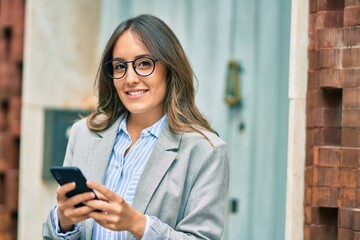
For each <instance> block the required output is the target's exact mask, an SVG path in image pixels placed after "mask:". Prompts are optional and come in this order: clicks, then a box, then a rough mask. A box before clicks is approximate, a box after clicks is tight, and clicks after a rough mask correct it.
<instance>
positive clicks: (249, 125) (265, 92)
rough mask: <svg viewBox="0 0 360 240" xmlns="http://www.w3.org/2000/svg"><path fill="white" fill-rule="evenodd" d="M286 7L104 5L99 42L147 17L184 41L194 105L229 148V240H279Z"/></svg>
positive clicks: (232, 0)
mask: <svg viewBox="0 0 360 240" xmlns="http://www.w3.org/2000/svg"><path fill="white" fill-rule="evenodd" d="M290 5H291V3H290V1H283V0H255V1H254V0H238V1H236V0H196V1H193V0H183V1H168V0H151V1H150V0H139V1H132V0H102V24H101V25H102V32H103V33H102V36H101V39H106V38H107V37H108V36H109V34H110V32H111V31H112V30H113V28H114V27H115V26H116V25H117V24H118V23H119V21H121V20H122V19H125V18H127V17H129V16H133V15H136V14H140V13H151V14H155V15H157V16H159V17H161V18H162V19H163V20H164V21H165V22H167V23H168V24H169V25H170V27H171V28H172V29H173V30H174V32H175V33H176V34H177V36H178V37H179V39H180V41H181V43H182V44H183V46H184V48H185V51H186V52H187V54H188V56H189V59H190V61H191V63H192V65H193V68H194V71H195V74H196V77H197V79H198V87H197V89H198V90H197V99H196V100H197V104H198V106H199V107H200V110H201V111H202V112H203V113H204V114H205V115H206V116H207V117H208V118H209V120H210V122H211V124H212V126H213V127H214V128H215V129H216V130H217V131H218V132H219V134H220V136H221V137H222V138H223V139H224V140H225V141H226V142H227V143H228V145H229V151H230V160H231V175H230V179H231V183H230V192H229V209H228V212H227V222H226V232H225V236H224V239H227V240H252V239H254V240H274V239H275V240H278V239H284V233H285V230H284V227H285V198H286V193H285V190H286V161H287V132H288V129H287V126H288V124H287V121H288V104H289V100H288V58H289V41H290V30H289V29H290V12H291V11H290ZM102 44H104V42H103V40H102ZM230 59H235V60H236V61H237V62H238V63H239V64H240V65H241V68H242V71H241V74H240V94H241V106H237V107H228V106H227V105H226V104H225V101H224V93H225V80H226V69H227V63H228V61H229V60H230Z"/></svg>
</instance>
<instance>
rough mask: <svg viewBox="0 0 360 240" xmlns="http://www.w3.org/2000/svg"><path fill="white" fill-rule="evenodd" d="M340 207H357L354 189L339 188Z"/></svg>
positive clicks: (356, 194) (357, 201) (357, 202)
mask: <svg viewBox="0 0 360 240" xmlns="http://www.w3.org/2000/svg"><path fill="white" fill-rule="evenodd" d="M339 195H340V198H339V199H340V207H342V208H357V207H359V198H358V196H359V194H358V189H356V188H340V192H339Z"/></svg>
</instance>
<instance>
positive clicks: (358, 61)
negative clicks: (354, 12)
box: [342, 8, 360, 68]
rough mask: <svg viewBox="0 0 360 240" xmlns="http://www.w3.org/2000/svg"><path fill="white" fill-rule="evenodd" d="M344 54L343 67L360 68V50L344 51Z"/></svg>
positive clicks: (350, 49) (349, 49)
mask: <svg viewBox="0 0 360 240" xmlns="http://www.w3.org/2000/svg"><path fill="white" fill-rule="evenodd" d="M359 11H360V8H359ZM342 54H343V57H342V66H343V67H344V68H354V67H360V48H347V49H343V50H342Z"/></svg>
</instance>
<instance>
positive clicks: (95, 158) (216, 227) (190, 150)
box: [43, 117, 229, 240]
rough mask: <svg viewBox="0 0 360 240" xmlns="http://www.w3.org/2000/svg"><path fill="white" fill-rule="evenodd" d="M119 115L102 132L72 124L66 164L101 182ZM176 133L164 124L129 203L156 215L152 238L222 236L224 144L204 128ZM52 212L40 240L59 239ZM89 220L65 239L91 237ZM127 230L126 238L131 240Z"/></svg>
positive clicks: (225, 171) (225, 175)
mask: <svg viewBox="0 0 360 240" xmlns="http://www.w3.org/2000/svg"><path fill="white" fill-rule="evenodd" d="M121 119H122V117H120V118H119V119H118V120H117V121H116V122H115V123H114V124H113V125H112V126H110V127H109V128H108V129H106V130H104V131H102V132H93V131H90V130H89V129H88V127H87V125H86V120H85V119H83V120H80V121H78V122H77V123H75V124H74V125H73V127H72V130H71V134H70V138H69V143H68V147H67V150H66V156H65V160H64V165H68V166H70V165H73V166H78V167H79V168H80V169H81V170H82V172H83V173H84V175H85V176H86V177H87V179H89V180H90V179H91V180H94V181H96V182H100V183H102V182H103V179H104V175H105V172H106V170H107V166H108V163H109V159H110V155H111V152H112V149H113V146H114V142H115V137H116V133H117V130H118V127H119V123H120V121H121ZM204 134H205V135H206V136H207V137H208V139H209V140H210V142H211V143H210V142H209V141H208V140H206V139H205V138H204V137H203V136H202V135H201V134H199V133H181V134H174V133H173V132H172V131H171V130H170V128H169V125H168V124H167V123H166V124H165V126H164V129H163V131H162V133H161V135H160V137H159V139H158V142H157V144H156V146H155V148H154V150H153V152H152V154H151V156H150V158H149V160H148V162H147V163H146V166H145V169H144V171H143V173H142V175H141V178H140V180H139V183H138V187H137V189H136V193H135V197H134V202H133V205H132V206H133V207H134V208H135V209H137V210H138V211H140V212H142V213H144V214H146V215H149V216H155V217H157V218H158V219H159V220H160V221H157V224H155V226H154V230H155V232H156V233H157V236H154V239H211V240H217V239H221V237H222V234H223V228H224V215H225V207H226V201H227V192H228V184H229V161H228V153H227V148H226V143H225V142H224V141H223V140H221V139H220V138H219V137H217V136H216V135H215V134H213V133H210V132H207V131H204ZM53 221H54V220H53V218H52V213H50V214H49V216H48V219H47V221H46V222H45V223H44V224H43V239H64V238H59V237H57V235H56V233H55V230H54V227H53ZM93 222H94V221H93V220H92V219H88V220H86V221H85V222H83V223H82V226H81V233H80V232H79V233H77V234H74V235H71V236H69V237H67V238H66V239H91V234H92V225H93ZM131 238H132V236H131V234H128V239H131Z"/></svg>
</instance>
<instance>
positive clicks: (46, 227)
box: [42, 124, 81, 240]
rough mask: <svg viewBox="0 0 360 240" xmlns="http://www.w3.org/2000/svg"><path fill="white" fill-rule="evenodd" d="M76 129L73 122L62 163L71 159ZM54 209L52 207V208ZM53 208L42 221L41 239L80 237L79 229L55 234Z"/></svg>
mask: <svg viewBox="0 0 360 240" xmlns="http://www.w3.org/2000/svg"><path fill="white" fill-rule="evenodd" d="M75 129H76V124H74V125H73V126H72V128H71V133H70V138H69V141H68V145H67V148H66V153H65V160H64V165H69V164H70V162H71V159H72V155H73V154H72V153H73V151H72V148H73V145H74V139H75V131H76V130H75ZM53 210H54V209H53ZM53 210H51V211H50V213H49V215H48V217H47V220H46V222H45V223H43V228H42V236H43V239H46V240H53V239H59V240H60V239H61V240H63V239H66V240H76V239H80V235H81V231H80V230H79V231H77V232H76V233H74V234H71V235H68V236H66V237H60V236H58V235H57V234H56V230H55V224H57V223H55V220H54V217H53V215H54V214H53V212H52V211H53Z"/></svg>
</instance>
